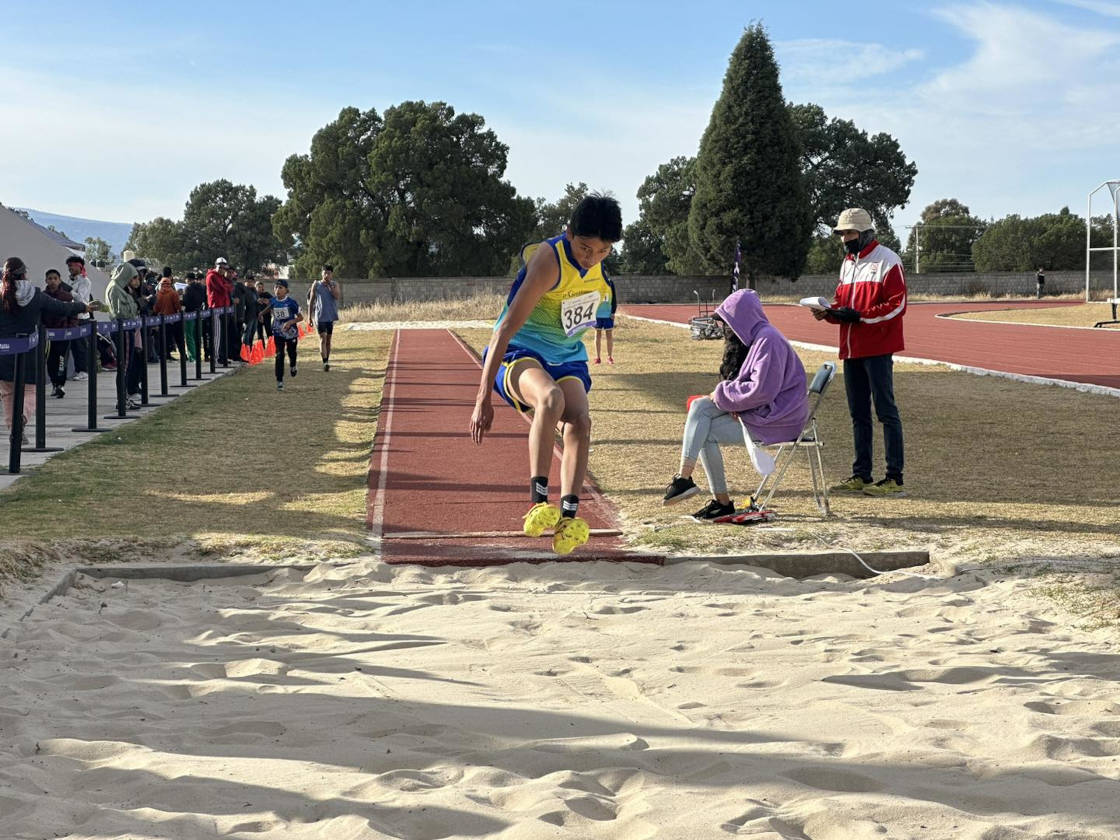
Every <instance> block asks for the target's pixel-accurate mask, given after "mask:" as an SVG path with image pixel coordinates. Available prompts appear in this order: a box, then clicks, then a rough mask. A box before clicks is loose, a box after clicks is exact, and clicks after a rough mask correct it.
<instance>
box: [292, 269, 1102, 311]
mask: <svg viewBox="0 0 1120 840" xmlns="http://www.w3.org/2000/svg"><path fill="white" fill-rule="evenodd" d="M613 279H614V283H615V286H616V288H617V289H618V298H619V301H620V302H622V303H696V302H697V295H699V296H700V299H701V300H703V301H705V302H708V301H713V300H716V301H718V300H722V299H723V297H724V296H725V295H726V294H727V292H728V290H729V288H730V281H729V279H728V278H726V277H675V276H671V275H670V276H647V275H638V274H622V275H619V276H617V277H615V278H613ZM339 282H340V283H341V285H342V303H343V305H354V304H358V303H374V302H377V303H389V302H396V303H399V302H407V301H422V300H453V299H457V298H464V297H470V296H472V295H474V294H479V293H490V294H500V295H504V294H506V292H508V291H509V287H510V283H511V282H512V278H510V277H401V278H385V279H380V280H346V279H342V278H340V281H339ZM906 283H907V286H908V287H909V289H910V291H911V292H913V293H915V294H923V295H944V296H946V297H956V296H961V295H976V294H984V293H990V294H992V295H993V296H996V297H1006V296H1010V297H1034V294H1035V276H1034V272H1033V271H1032V272H1014V273H1011V272H1007V273H991V274H978V273H961V274H908V275H907V277H906ZM756 286H757V288H758V292H759V294H761V295H762V296H763V298H766V297H767V296H768V295H781V296H783V297H789V296H797V297H807V296H809V295H824V296H825V297H831V296H832V293H833V291H835V289H836V276H835V275H833V274H827V275H822V274H816V275H806V276H804V277H801V278H799V279H798V280H797V281H796V282H793V283H791V282H790V281H789V280H787V279H784V278H780V279H770V278H766V277H764V278H761V279H759V280H757V281H756ZM1092 287H1093V289H1094V297H1095V298H1100V299H1103V298H1105V297H1109V296H1111V293H1112V274H1111V272H1108V273H1107V274H1106V273H1105V272H1099V273H1098V272H1094V274H1093V281H1092ZM306 289H307V286H306V285H304V284H302V283H299V282H298V281H297V282H293V283H292V294H294V295H296V296H297V300H300V301H301V302H302V301H303V300H305V299H306V298H305V296H306V293H307V292H306ZM1084 290H1085V272H1083V271H1055V272H1050V273H1048V274H1047V275H1046V291H1047V293H1048V294H1060V293H1065V294H1076V293H1079V292H1084Z"/></svg>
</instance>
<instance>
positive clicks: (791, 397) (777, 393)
mask: <svg viewBox="0 0 1120 840" xmlns="http://www.w3.org/2000/svg"><path fill="white" fill-rule="evenodd" d="M714 317H715V319H716V320H717V321H718V322H721V323H722V324H723V335H724V344H723V362H722V363H721V364H720V367H719V375H720V380H721V381H720V383H719V384H718V385H716V387H715V389H714V390H713V391H712V393H711V394H710V395H709V396H705V397H700V398H699V399H695V400H693V401H692V405H691V406H690V407H689V410H688V419H687V420H686V421H685V424H684V439H683V441H682V443H681V465H680V472H678V473H677V475H676V476H674V477H673V480H672V481H671V482H669V486H668V487H667V488H666V489H665V501H664V503H665V504H666V505H672V504H676V503H677V502H680V501H683V500H684V499H687V498H690V497H692V496H695V495H696V494H697V493H699V492H700V488H699V487H697V486H696V483H695V482H694V481H693V480H692V472H693V470H694V469H695V468H696V459H697V458H699V459H700V461H701V463H702V464H703V466H704V472H705V473H706V474H707V477H708V488H709V489H710V490H711V492H712V496H713V497H714V498H713V499H712V500H711V501H710V502H708V504H706V505H705V506H704V507H703V508H701V509H700V510H698V511H697V512H696V513H694V514H693V518H695V519H699V520H710V519H716V518H718V517H720V516H729V515H730V514H732V513H734V512H735V505H734V504H733V503H732V501H731V497H730V496H729V495H728V493H727V476H726V474H725V472H724V469H723V456H722V455H721V454H720V451H719V444H721V443H727V444H738V445H743V444H744V438H743V427H744V426H745V427H746V430H747V432H748V433H749V434H750V436H751V440H753V441H756V442H757V443H760V444H764V445H765V444H771V443H781V442H783V441H787V440H794V439H795V438H796V437H797V436H798V435H799V434H800V433H801V429H802V427H803V426H804V425H805V422H806V420H808V418H809V398H808V394H807V393H806V384H805V368H804V367H803V366H802V364H801V360H800V359H799V358H797V353H796V352H794V349H793V347H792V346H790V343H789V342H788V341H787V340H786V338H785V336H783V335H782V334H781V333H780V332H778V330H777V328H776V327H774V326H772V325H771V324H770V322H769V321H768V320H767V319H766V315H765V314H764V313H763V311H762V302H761V301H760V300H759V298H758V295H757V294H756V293H755V292H754V291H752V290H750V289H740V290H738V291H735V292H732V293H731V294H730V295H728V296H727V298H726V299H725V300H724V301H723V303H721V304H720V305H719V307H717V309H716V311H715V315H714ZM740 424H741V425H740Z"/></svg>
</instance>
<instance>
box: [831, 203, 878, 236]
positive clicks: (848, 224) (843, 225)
mask: <svg viewBox="0 0 1120 840" xmlns="http://www.w3.org/2000/svg"><path fill="white" fill-rule="evenodd" d="M844 230H854V231H856V232H857V233H863V232H864V231H865V230H875V223H874V222H873V221H871V214H870V213H868V212H867V211H866V210H864V209H862V208H860V207H849V208H848V209H847V210H845V211H844V212H843V213H841V214H840V218H839V219H837V220H836V224H835V225H834V226H833V228H832V232H833V233H840V232H841V231H844Z"/></svg>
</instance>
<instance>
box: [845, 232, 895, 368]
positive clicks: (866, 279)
mask: <svg viewBox="0 0 1120 840" xmlns="http://www.w3.org/2000/svg"><path fill="white" fill-rule="evenodd" d="M832 305H833V306H834V307H836V306H848V307H851V308H852V309H854V310H855V311H856V312H858V313H859V321H858V322H856V323H851V324H847V323H842V324H840V358H841V359H862V358H865V357H867V356H884V355H886V354H887V353H897V352H898V351H899V350H902V349H903V347H904V344H903V341H902V316H903V315H905V314H906V278H905V277H904V276H903V274H902V260H901V259H899V257H898V254H896V253H895V252H894V251H892V250H891V249H890V248H885V247H883V246H882V245H880V244H879V243H878V242H877V241H876V240H872V241H871V243H870V244H869V245H868V246H867V247H866V248H864V249H863V250H862V251H861V252H860V253H859V255H858V256H853V255H851V254H848V255H847V256H845V257H844V262H843V263H841V265H840V285H839V286H837V287H836V296H835V298H834V299H833V301H832ZM830 320H831V319H830Z"/></svg>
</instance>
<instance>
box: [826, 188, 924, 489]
mask: <svg viewBox="0 0 1120 840" xmlns="http://www.w3.org/2000/svg"><path fill="white" fill-rule="evenodd" d="M833 232H834V233H835V234H836V235H837V236H839V237H841V238H842V239H843V240H844V250H845V251H846V252H847V253H846V254H845V255H844V261H843V263H841V265H840V283H839V285H838V286H837V287H836V296H835V297H834V298H833V301H832V307H831V308H829V309H825V310H814V312H813V316H814V317H815V318H817V319H818V320H819V319H821V318H823V319H825V320H827V321H829V322H831V323H834V324H839V325H840V358H841V359H842V360H843V362H844V389H845V390H846V391H847V394H848V412H849V413H850V414H851V416H852V438H853V443H854V445H855V460H854V461H853V462H852V475H851V477H850V478H847V479H845V480H844V481H841V482H840V483H839V484H837V485H835V486H834V487H832V489H833V490H836V491H848V492H857V493H858V492H862V493H864V494H866V495H868V496H901V495H905V491H904V490H903V484H902V470H903V443H902V418H901V417H900V416H899V413H898V406H897V405H896V404H895V399H894V354H895V353H897V352H898V351H900V350H902V349H903V347H904V344H903V340H902V316H903V315H905V314H906V278H905V277H904V276H903V273H902V260H901V259H899V256H898V254H896V253H895V252H894V251H892V250H891V249H890V248H886V247H884V246H883V245H880V244H879V242H878V241H877V240H876V239H875V223H874V222H873V221H872V220H871V214H869V213H868V212H867V211H866V210H862V209H860V208H858V207H853V208H850V209H848V210H845V211H844V212H843V213H841V214H840V218H839V220H838V221H837V222H836V226H835V228H834V230H833ZM872 401H874V403H875V414H876V416H878V418H879V422H880V423H882V424H883V444H884V448H885V449H886V462H887V471H886V477H885V478H883V479H882V480H881V481H878V482H873V480H872V476H871V443H872V425H871V403H872Z"/></svg>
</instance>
